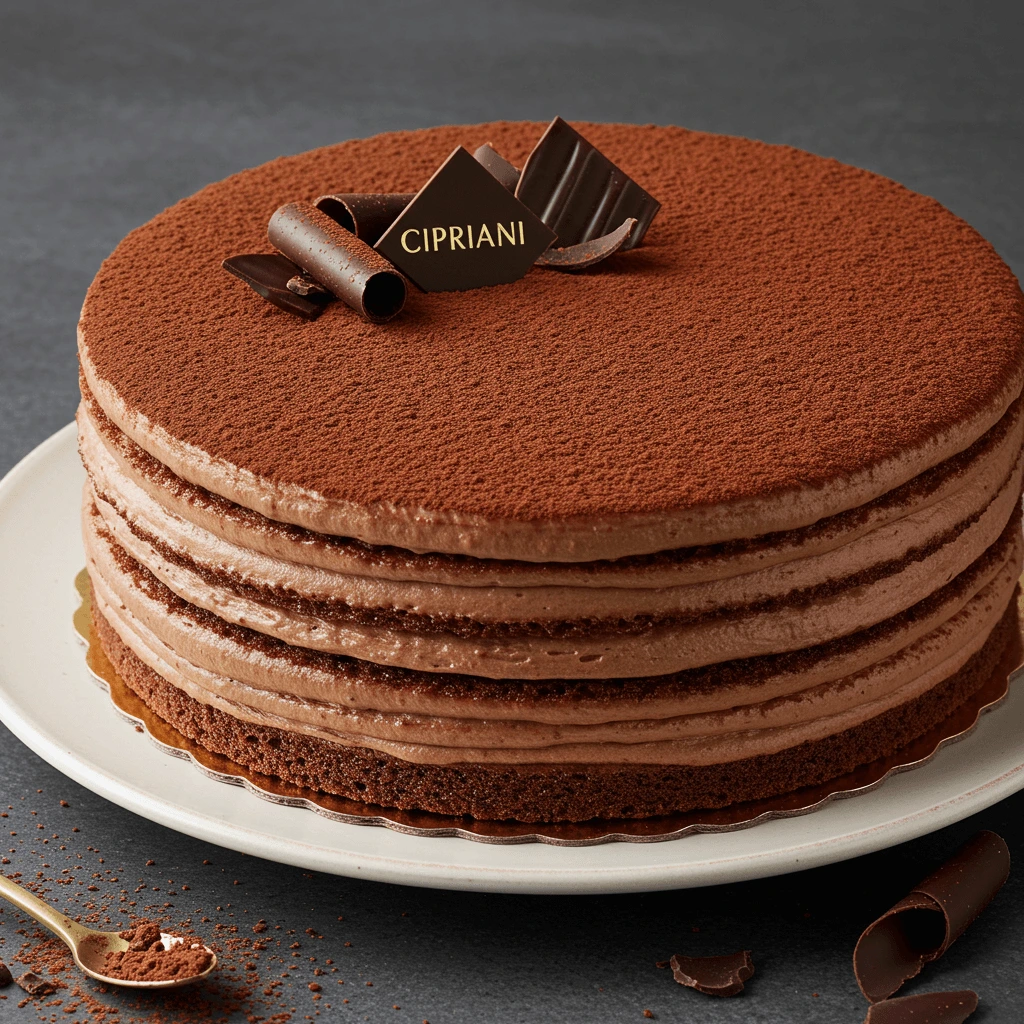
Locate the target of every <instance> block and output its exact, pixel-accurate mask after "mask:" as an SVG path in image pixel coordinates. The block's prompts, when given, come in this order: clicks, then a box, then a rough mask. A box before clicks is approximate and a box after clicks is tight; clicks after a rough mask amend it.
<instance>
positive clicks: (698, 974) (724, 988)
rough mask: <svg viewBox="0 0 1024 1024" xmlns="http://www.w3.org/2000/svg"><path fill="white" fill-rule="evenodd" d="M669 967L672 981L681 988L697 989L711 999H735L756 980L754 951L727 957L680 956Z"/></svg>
mask: <svg viewBox="0 0 1024 1024" xmlns="http://www.w3.org/2000/svg"><path fill="white" fill-rule="evenodd" d="M669 965H670V966H671V967H672V977H673V978H675V979H676V981H678V982H679V984H680V985H686V987H687V988H694V989H696V990H697V991H698V992H703V993H704V994H705V995H707V996H735V995H738V994H739V993H740V992H742V991H743V983H744V982H745V981H748V980H749V979H750V978H752V977H753V976H754V964H753V961H752V960H751V959H750V951H749V950H743V951H742V952H740V953H728V954H726V955H725V956H682V955H681V954H679V953H677V954H676V955H675V956H674V957H672V959H671V960H669Z"/></svg>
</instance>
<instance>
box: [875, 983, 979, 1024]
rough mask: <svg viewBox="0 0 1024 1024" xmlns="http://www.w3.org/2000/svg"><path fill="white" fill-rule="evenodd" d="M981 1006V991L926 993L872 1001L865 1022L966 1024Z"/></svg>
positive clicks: (882, 1023)
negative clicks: (979, 1005)
mask: <svg viewBox="0 0 1024 1024" xmlns="http://www.w3.org/2000/svg"><path fill="white" fill-rule="evenodd" d="M977 1008H978V993H977V992H972V991H971V990H970V989H965V990H964V991H962V992H923V993H922V994H921V995H917V996H901V997H900V998H898V999H885V1000H883V1001H882V1002H880V1003H872V1004H871V1005H870V1006H869V1007H868V1015H867V1016H866V1017H865V1018H864V1024H963V1022H964V1021H965V1020H967V1018H968V1017H970V1015H971V1014H972V1013H974V1011H975V1010H976V1009H977Z"/></svg>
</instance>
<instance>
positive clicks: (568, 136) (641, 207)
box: [516, 117, 661, 249]
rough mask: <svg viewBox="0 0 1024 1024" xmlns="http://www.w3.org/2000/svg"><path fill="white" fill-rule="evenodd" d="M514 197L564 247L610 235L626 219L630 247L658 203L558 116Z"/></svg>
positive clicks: (637, 241)
mask: <svg viewBox="0 0 1024 1024" xmlns="http://www.w3.org/2000/svg"><path fill="white" fill-rule="evenodd" d="M516 197H517V198H518V199H521V200H522V201H523V202H524V203H525V204H526V205H527V206H528V207H529V208H530V209H531V210H533V212H534V213H535V214H536V215H537V216H538V217H540V219H541V220H542V221H544V223H545V224H547V226H548V227H549V228H551V229H552V230H553V231H554V232H555V234H556V235H558V242H559V245H560V246H562V247H563V248H566V247H568V246H573V245H579V243H580V242H589V241H590V240H591V239H594V238H600V237H601V236H602V235H607V234H609V233H610V232H612V231H614V230H615V229H616V228H617V227H618V226H619V225H620V224H621V223H622V222H623V221H624V220H626V219H627V218H628V217H635V218H636V222H637V223H636V228H634V230H633V233H632V234H631V235H630V236H629V239H628V240H627V242H626V244H625V245H623V246H622V248H623V249H634V248H636V246H638V245H639V244H640V242H641V241H642V240H643V237H644V235H645V234H646V233H647V229H648V228H649V227H650V225H651V221H652V220H654V216H655V214H656V213H657V212H658V210H660V209H661V203H659V202H658V200H657V199H655V198H653V197H652V196H651V195H649V194H648V193H647V192H645V191H644V190H643V189H642V188H641V187H640V186H639V185H638V184H637V183H636V182H635V181H633V179H632V178H630V177H629V175H627V174H626V173H625V171H621V170H619V168H618V167H616V166H615V164H613V163H612V162H611V160H609V159H608V158H607V157H606V156H605V155H604V154H603V153H601V152H600V150H598V149H596V148H595V147H594V146H592V145H591V144H590V143H589V142H587V140H586V139H585V138H584V137H583V136H582V135H580V133H579V132H578V131H576V129H575V128H573V127H572V126H571V125H568V124H566V122H565V121H563V120H562V119H561V118H560V117H556V118H555V119H554V121H552V122H551V124H550V125H548V129H547V131H546V132H544V135H543V136H542V137H541V140H540V142H538V143H537V145H536V146H535V147H534V150H533V152H532V153H531V154H530V155H529V157H527V160H526V164H525V165H524V166H523V171H522V174H521V175H520V176H519V184H518V185H517V186H516Z"/></svg>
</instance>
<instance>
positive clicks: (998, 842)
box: [853, 832, 1010, 1003]
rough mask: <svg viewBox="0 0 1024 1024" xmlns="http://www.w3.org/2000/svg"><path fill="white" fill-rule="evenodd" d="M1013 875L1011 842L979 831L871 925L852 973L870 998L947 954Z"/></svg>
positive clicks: (859, 945)
mask: <svg viewBox="0 0 1024 1024" xmlns="http://www.w3.org/2000/svg"><path fill="white" fill-rule="evenodd" d="M1009 873H1010V851H1009V850H1008V849H1007V846H1006V843H1005V842H1003V840H1002V839H1001V838H1000V837H999V836H997V835H996V834H995V833H994V832H979V833H978V834H977V835H976V836H975V837H974V838H973V839H972V840H971V841H970V842H969V843H967V844H966V845H965V846H964V847H963V848H962V849H960V850H959V851H958V852H957V853H956V854H954V855H953V856H952V857H951V858H950V859H949V860H948V861H946V863H945V864H943V865H942V867H941V868H939V870H938V871H936V872H935V873H934V874H933V875H930V876H929V877H928V878H926V879H925V880H924V881H923V882H922V883H921V884H920V885H918V886H916V887H915V888H914V889H913V891H912V892H911V893H910V895H909V896H907V897H905V898H904V899H902V900H900V902H899V903H897V904H896V905H895V906H894V907H893V908H892V909H891V910H889V911H886V913H884V914H883V915H882V916H881V917H880V918H878V920H877V921H874V922H873V923H872V924H869V925H868V927H867V928H865V929H864V932H863V934H862V935H861V937H860V939H859V940H858V941H857V948H856V949H855V950H854V952H853V971H854V974H855V975H856V977H857V984H858V985H860V990H861V991H862V992H863V993H864V995H865V996H866V997H867V999H868V1000H870V1001H871V1002H873V1003H875V1002H878V1001H879V1000H882V999H886V998H887V997H888V996H891V995H892V994H893V992H896V991H897V990H898V989H899V988H900V986H901V985H902V984H903V983H904V982H905V981H908V980H909V979H910V978H913V977H914V976H915V975H917V974H919V973H920V971H921V968H922V967H923V966H924V965H925V964H926V963H929V962H930V961H932V960H937V959H938V958H939V957H940V956H942V954H943V953H945V952H946V950H947V949H949V947H950V946H951V945H952V944H953V943H954V942H955V941H956V940H957V939H958V938H959V937H960V935H962V934H963V932H964V930H965V929H966V928H967V926H968V925H969V924H970V923H971V922H972V921H973V920H974V919H975V918H976V917H977V916H978V914H980V913H981V911H982V910H984V909H985V907H986V906H987V905H988V904H989V902H990V901H991V899H992V897H993V896H995V894H996V893H997V892H998V891H999V889H1000V887H1001V886H1002V884H1003V883H1004V882H1005V881H1006V879H1007V876H1008V875H1009Z"/></svg>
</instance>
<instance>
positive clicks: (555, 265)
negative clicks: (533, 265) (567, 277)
mask: <svg viewBox="0 0 1024 1024" xmlns="http://www.w3.org/2000/svg"><path fill="white" fill-rule="evenodd" d="M635 227H636V218H635V217H629V218H628V219H627V220H624V221H623V222H622V223H621V224H620V225H619V226H618V227H617V228H616V229H615V230H614V231H612V232H611V233H610V234H607V235H602V236H601V237H600V238H592V239H591V240H590V241H589V242H580V243H579V245H569V246H566V248H564V249H554V248H552V249H548V250H547V251H546V252H542V253H541V254H540V256H539V257H538V259H537V266H538V267H551V269H552V270H583V269H584V268H585V267H592V266H593V265H594V264H595V263H600V262H601V260H603V259H607V258H608V257H609V256H611V255H612V253H616V252H618V251H619V250H620V249H622V248H623V247H624V246H625V244H626V241H627V240H628V238H629V236H630V233H631V232H632V231H633V229H634V228H635Z"/></svg>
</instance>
